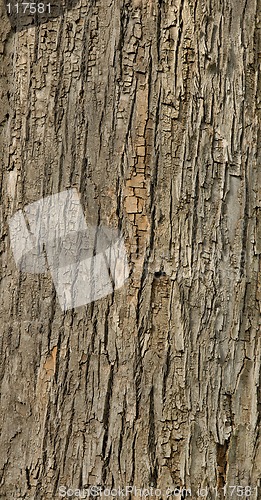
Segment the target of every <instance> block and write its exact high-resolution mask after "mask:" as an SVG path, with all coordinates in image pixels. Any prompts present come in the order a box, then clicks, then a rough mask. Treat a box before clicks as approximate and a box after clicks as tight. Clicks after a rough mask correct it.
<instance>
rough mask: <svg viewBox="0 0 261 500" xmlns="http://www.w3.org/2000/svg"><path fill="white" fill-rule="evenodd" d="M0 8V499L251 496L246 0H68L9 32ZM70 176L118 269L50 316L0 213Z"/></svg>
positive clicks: (252, 212)
mask: <svg viewBox="0 0 261 500" xmlns="http://www.w3.org/2000/svg"><path fill="white" fill-rule="evenodd" d="M1 8H2V17H1V45H0V49H1V61H2V62H1V63H0V74H1V109H0V122H1V123H0V127H1V154H2V170H1V190H2V191H1V207H0V208H1V215H0V217H1V241H0V245H1V246H0V254H1V268H2V275H1V285H0V286H1V298H0V319H1V326H0V329H1V332H2V333H1V337H0V346H1V347H0V349H1V363H0V370H1V371H0V380H1V408H2V409H1V415H0V425H1V431H2V432H1V444H0V449H1V453H0V455H1V456H0V469H1V475H0V498H1V499H8V500H11V499H15V500H18V499H24V498H25V499H37V500H39V499H43V500H49V499H54V498H59V487H60V486H62V485H66V486H67V487H72V488H83V487H87V486H89V485H100V486H102V487H105V486H106V487H113V486H114V487H120V486H124V485H135V486H136V487H137V488H142V487H143V488H148V487H149V486H153V487H155V488H156V487H157V488H159V489H161V491H162V495H161V498H162V499H164V500H165V498H167V496H166V489H167V488H173V487H174V486H176V487H186V488H191V490H192V498H193V499H194V498H199V496H198V493H197V490H198V488H199V487H201V488H203V487H204V488H208V493H207V497H205V498H209V499H212V498H213V499H214V498H220V499H222V498H231V496H230V492H229V491H228V492H227V493H226V494H224V493H223V491H224V490H222V487H224V486H225V485H227V486H230V485H242V486H248V485H251V486H252V487H253V488H254V487H257V489H256V490H255V492H253V493H252V494H251V496H250V498H251V499H252V498H260V496H259V497H258V492H259V495H261V490H260V488H258V486H259V482H260V478H261V474H260V469H261V467H260V466H261V436H260V417H261V370H260V353H261V346H260V312H261V308H260V299H261V279H260V276H261V260H260V253H261V217H260V214H261V192H260V184H261V182H260V181H261V171H260V165H259V168H258V161H257V159H258V154H259V159H260V150H259V152H258V140H257V139H258V123H259V122H258V119H260V101H258V98H259V99H260V88H259V93H258V84H260V81H259V80H258V55H259V54H260V38H259V37H260V24H259V16H260V11H258V4H257V1H256V0H249V1H243V0H175V1H174V0H168V1H167V0H165V1H164V0H158V1H156V0H146V1H145V0H127V1H124V0H92V1H91V0H88V1H87V0H83V1H82V2H81V5H78V6H77V7H74V8H73V9H72V10H70V11H68V12H66V13H65V15H64V16H62V17H60V18H57V19H53V20H50V21H49V22H48V23H46V24H41V25H40V26H37V27H35V28H29V29H27V30H24V31H20V32H19V33H15V32H14V31H13V30H11V28H10V26H9V22H8V19H7V17H6V14H5V11H4V7H3V5H2V7H1ZM259 148H260V143H259ZM71 187H76V188H77V189H78V191H79V192H80V193H81V201H82V205H83V208H84V211H85V214H86V217H87V218H89V219H90V220H92V221H93V223H98V222H102V223H104V224H106V225H110V226H114V227H115V228H116V227H119V228H120V229H121V230H122V232H123V234H124V238H125V244H126V249H127V252H128V258H129V265H130V269H131V273H130V277H129V279H128V281H127V282H126V285H125V286H124V287H123V288H121V289H120V290H117V291H116V292H115V293H114V294H112V295H110V296H108V297H106V298H104V299H101V300H99V301H97V302H94V303H92V304H89V305H87V306H84V307H80V308H77V309H75V310H72V311H67V312H66V313H63V312H62V311H61V309H60V307H59V304H58V301H57V298H56V294H55V290H54V287H53V284H52V279H51V275H50V274H49V273H46V274H44V275H38V276H37V275H32V274H24V273H20V272H19V271H18V270H17V269H16V265H15V262H14V259H13V255H12V252H11V249H10V239H9V236H8V220H9V218H10V217H11V216H12V215H13V214H14V213H15V212H16V211H17V210H18V209H21V208H23V207H24V205H26V204H28V203H31V202H33V201H36V200H38V199H40V198H42V197H44V196H47V195H50V194H52V193H57V192H59V191H62V190H64V189H67V188H71ZM214 487H217V492H214V490H213V488H214ZM129 498H132V499H134V498H138V496H137V495H136V496H135V494H132V495H130V496H129ZM170 498H180V499H181V498H184V495H183V497H182V496H180V497H178V496H176V497H175V496H174V495H172V497H170ZM234 498H236V496H234Z"/></svg>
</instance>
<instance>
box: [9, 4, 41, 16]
mask: <svg viewBox="0 0 261 500" xmlns="http://www.w3.org/2000/svg"><path fill="white" fill-rule="evenodd" d="M7 10H8V14H36V13H37V14H44V13H48V14H50V13H51V4H50V3H31V2H30V3H27V2H21V3H16V4H14V5H12V4H11V3H8V4H7Z"/></svg>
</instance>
